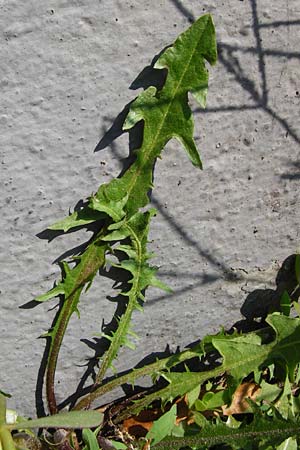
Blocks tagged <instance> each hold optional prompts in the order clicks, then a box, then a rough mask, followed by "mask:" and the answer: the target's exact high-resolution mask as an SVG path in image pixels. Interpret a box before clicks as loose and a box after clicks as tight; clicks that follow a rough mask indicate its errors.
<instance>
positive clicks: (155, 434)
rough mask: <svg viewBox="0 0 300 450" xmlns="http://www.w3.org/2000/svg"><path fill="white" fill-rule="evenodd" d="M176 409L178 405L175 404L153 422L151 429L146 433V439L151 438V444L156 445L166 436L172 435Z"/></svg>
mask: <svg viewBox="0 0 300 450" xmlns="http://www.w3.org/2000/svg"><path fill="white" fill-rule="evenodd" d="M176 411H177V406H176V405H173V406H172V408H171V409H170V411H168V412H166V413H165V414H163V415H162V416H161V417H160V418H159V419H158V420H156V421H155V422H154V423H153V425H152V427H151V429H150V430H149V431H148V433H147V435H146V439H150V440H151V446H155V445H156V444H157V443H158V442H160V441H162V440H163V439H164V438H165V437H166V436H169V435H171V432H172V430H173V428H174V425H175V422H176Z"/></svg>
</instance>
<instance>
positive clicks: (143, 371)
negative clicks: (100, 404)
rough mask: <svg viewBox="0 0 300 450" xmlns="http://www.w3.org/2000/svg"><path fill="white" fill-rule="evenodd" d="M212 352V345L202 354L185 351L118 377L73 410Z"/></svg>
mask: <svg viewBox="0 0 300 450" xmlns="http://www.w3.org/2000/svg"><path fill="white" fill-rule="evenodd" d="M212 350H213V346H212V345H211V344H209V345H208V346H206V347H205V351H203V353H202V352H201V350H200V348H197V350H192V349H189V350H184V351H183V352H181V353H178V354H175V355H171V356H168V357H167V358H164V359H160V360H158V361H155V362H154V363H152V364H148V365H147V366H143V367H141V368H139V369H133V370H132V371H130V372H129V373H126V374H125V375H122V376H120V377H116V378H114V379H113V380H111V381H109V382H108V383H106V384H103V385H102V386H99V387H98V388H96V389H95V390H94V391H92V392H91V393H90V394H88V395H86V396H85V397H83V398H82V399H81V400H80V401H79V402H78V403H77V405H76V406H75V407H74V408H73V409H74V410H81V409H85V408H86V407H87V406H88V405H89V404H90V403H92V402H93V401H94V400H96V399H97V398H99V397H101V396H102V395H104V394H106V393H107V392H110V391H112V390H113V389H115V388H117V387H119V386H121V385H122V384H124V383H133V382H134V381H135V380H137V379H138V378H141V377H145V376H147V375H151V374H155V373H157V372H159V371H161V370H163V369H170V368H171V367H173V366H176V365H177V364H180V363H182V362H183V361H187V360H189V359H191V358H195V357H201V356H202V354H204V353H207V352H209V351H212Z"/></svg>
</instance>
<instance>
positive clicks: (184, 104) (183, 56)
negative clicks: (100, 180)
mask: <svg viewBox="0 0 300 450" xmlns="http://www.w3.org/2000/svg"><path fill="white" fill-rule="evenodd" d="M205 60H206V61H208V62H209V63H210V64H211V65H213V64H215V63H216V60H217V46H216V37H215V29H214V24H213V20H212V17H211V16H210V15H209V14H206V15H204V16H202V17H200V18H199V19H198V20H197V21H196V22H195V23H193V25H192V26H191V27H190V28H188V30H187V31H185V32H184V33H182V34H181V35H180V36H179V37H178V38H177V39H176V41H175V43H174V44H173V45H172V46H170V47H169V48H167V50H165V51H164V52H163V53H162V54H161V56H160V57H159V59H158V60H157V61H156V63H155V66H154V68H155V69H167V72H168V73H167V77H166V81H165V84H164V86H163V87H162V88H161V89H160V90H157V89H156V88H155V87H154V86H150V87H149V88H148V89H146V90H145V91H144V92H142V93H141V94H140V95H139V96H138V97H137V98H136V100H135V101H134V102H133V103H132V104H131V107H130V110H129V112H128V115H127V118H126V120H125V122H124V125H123V129H124V130H129V129H131V128H132V127H133V126H134V125H135V124H136V123H137V122H139V121H143V122H144V135H143V142H142V145H141V147H140V148H139V149H138V150H137V151H136V160H135V161H134V163H133V164H132V165H131V166H130V167H129V168H128V169H127V171H126V172H125V173H124V174H123V175H122V176H121V177H120V178H116V179H113V180H112V181H111V182H110V183H107V184H103V185H102V186H100V188H99V190H98V192H97V194H96V196H94V197H92V200H91V201H90V203H89V205H88V206H87V207H85V208H84V209H83V210H81V211H80V214H78V216H76V214H74V215H72V218H71V219H68V221H67V222H65V221H61V222H58V223H56V224H55V225H54V226H52V227H50V228H51V229H59V228H58V227H59V226H61V227H62V229H64V230H67V229H68V230H69V229H70V228H72V227H76V226H78V225H82V224H84V222H85V223H90V219H91V214H90V210H91V209H94V210H95V211H97V212H99V211H101V212H105V213H107V214H108V215H109V216H110V217H111V218H113V219H114V220H116V218H120V217H121V216H122V215H123V212H124V211H125V212H126V214H127V215H128V216H132V215H133V214H134V213H135V212H136V211H138V210H139V209H140V208H142V207H144V206H145V205H147V204H148V203H149V198H148V192H149V189H151V188H152V187H153V184H152V182H153V169H154V165H155V161H156V159H157V158H158V157H160V154H161V152H162V150H163V149H164V147H165V145H166V144H167V142H168V141H169V140H170V139H172V138H175V139H177V140H179V141H180V142H181V143H182V144H183V146H184V148H185V150H186V152H187V154H188V156H189V158H190V159H191V161H192V163H193V164H194V165H195V166H196V167H200V168H201V167H202V163H201V160H200V156H199V154H198V151H197V148H196V144H195V141H194V137H193V132H194V121H193V117H192V111H191V109H190V106H189V103H188V93H189V92H190V93H192V95H193V96H194V97H195V99H196V100H197V101H198V102H199V104H200V105H201V106H202V107H204V106H205V101H206V93H207V87H208V70H207V68H206V67H205ZM125 198H127V202H126V204H124V199H125ZM77 220H78V223H77ZM95 220H97V218H95ZM79 221H80V222H79Z"/></svg>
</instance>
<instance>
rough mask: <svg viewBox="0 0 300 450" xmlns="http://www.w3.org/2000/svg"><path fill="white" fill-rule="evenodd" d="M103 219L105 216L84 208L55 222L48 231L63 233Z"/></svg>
mask: <svg viewBox="0 0 300 450" xmlns="http://www.w3.org/2000/svg"><path fill="white" fill-rule="evenodd" d="M103 218H105V214H103V213H99V212H98V211H96V210H92V209H90V208H89V207H87V206H86V207H84V208H83V209H81V210H80V211H74V212H73V214H70V215H69V216H68V217H66V218H65V219H63V220H59V221H58V222H55V223H54V224H53V225H50V226H48V230H54V231H55V230H62V231H64V232H65V233H66V232H67V231H69V230H71V229H72V228H76V227H81V226H85V225H88V224H90V223H92V222H95V221H97V220H102V219H103Z"/></svg>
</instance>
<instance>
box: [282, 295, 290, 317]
mask: <svg viewBox="0 0 300 450" xmlns="http://www.w3.org/2000/svg"><path fill="white" fill-rule="evenodd" d="M291 304H292V299H291V297H290V296H289V293H288V292H287V291H284V292H283V294H282V296H281V298H280V309H281V311H282V313H283V314H284V315H285V316H289V315H290V311H291Z"/></svg>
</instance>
